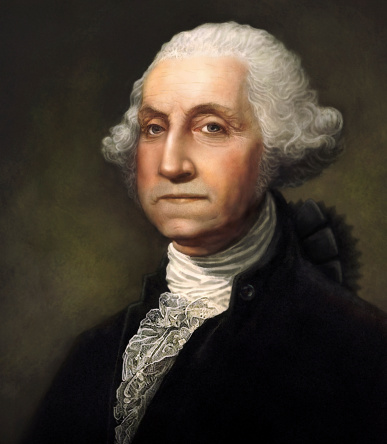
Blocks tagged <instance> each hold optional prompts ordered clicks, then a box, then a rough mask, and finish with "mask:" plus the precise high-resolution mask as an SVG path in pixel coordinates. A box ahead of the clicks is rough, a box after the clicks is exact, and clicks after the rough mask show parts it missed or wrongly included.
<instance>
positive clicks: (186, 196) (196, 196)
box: [157, 193, 207, 200]
mask: <svg viewBox="0 0 387 444" xmlns="http://www.w3.org/2000/svg"><path fill="white" fill-rule="evenodd" d="M206 198H207V196H204V195H202V194H185V193H183V194H164V195H163V196H160V197H159V198H158V199H157V200H161V199H176V200H177V199H193V200H195V199H206Z"/></svg>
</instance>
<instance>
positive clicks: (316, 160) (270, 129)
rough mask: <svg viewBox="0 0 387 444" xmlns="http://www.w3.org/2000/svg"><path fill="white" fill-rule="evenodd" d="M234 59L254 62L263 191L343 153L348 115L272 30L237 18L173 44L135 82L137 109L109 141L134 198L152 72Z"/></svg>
mask: <svg viewBox="0 0 387 444" xmlns="http://www.w3.org/2000/svg"><path fill="white" fill-rule="evenodd" d="M200 55H203V56H211V57H223V56H234V57H237V58H239V59H240V60H241V61H243V62H244V63H245V64H246V65H247V67H248V74H247V85H248V99H249V101H250V103H251V105H252V108H253V110H254V114H255V116H256V118H257V119H258V122H259V126H260V129H261V133H262V138H263V143H264V147H265V150H264V154H263V158H262V161H261V166H260V172H261V174H260V176H259V179H258V184H257V190H258V191H259V192H261V191H262V190H264V189H265V188H267V187H269V186H270V187H285V186H297V185H301V184H302V183H304V182H305V181H306V180H307V179H310V178H312V177H315V176H317V175H319V174H320V173H321V172H322V170H323V169H324V168H326V167H327V166H329V165H330V164H331V163H332V162H334V161H335V159H336V158H337V157H338V155H339V154H340V153H341V151H342V146H341V145H340V144H338V141H339V138H340V134H341V129H342V126H343V120H342V116H341V113H340V112H339V111H338V110H336V109H335V108H330V107H320V106H319V105H318V102H317V93H316V91H314V90H312V89H311V88H310V86H309V79H308V77H307V75H306V73H305V72H304V70H303V69H302V67H301V63H300V59H299V57H298V56H297V55H295V54H294V53H292V52H291V51H288V50H287V49H286V48H285V46H284V45H283V44H282V43H281V42H279V41H278V40H277V39H276V38H275V37H273V36H272V35H271V34H269V33H268V32H266V31H263V30H260V29H255V28H252V27H251V26H249V25H239V24H237V23H234V22H228V23H216V24H213V23H207V24H204V25H201V26H198V27H197V28H195V29H193V30H192V31H186V32H181V33H179V34H176V35H175V36H174V37H173V38H172V39H171V41H170V42H168V43H165V44H164V45H163V46H162V48H161V50H160V52H159V53H158V54H157V55H156V58H155V59H154V61H153V63H152V64H151V65H150V66H149V68H148V69H147V70H146V72H145V73H144V75H143V76H142V78H141V79H139V80H137V81H136V82H135V83H134V86H133V91H132V93H131V96H130V108H129V110H128V111H127V112H126V113H125V115H124V118H123V121H122V123H121V124H119V125H117V126H115V127H113V128H112V129H111V136H110V137H106V138H105V139H104V140H103V153H104V156H105V158H106V160H108V161H110V162H113V163H115V164H117V165H119V166H120V167H121V168H122V169H123V171H124V174H125V178H126V183H127V185H128V189H129V194H130V196H131V197H135V196H136V149H137V143H138V137H139V134H140V126H139V123H138V111H139V108H140V106H141V103H142V88H143V84H144V81H145V79H146V77H147V75H148V74H149V73H150V71H151V70H152V69H153V68H154V67H155V66H156V65H157V64H158V63H159V62H161V61H162V60H166V59H183V58H188V57H193V56H200Z"/></svg>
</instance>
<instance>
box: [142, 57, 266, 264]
mask: <svg viewBox="0 0 387 444" xmlns="http://www.w3.org/2000/svg"><path fill="white" fill-rule="evenodd" d="M246 73H247V69H246V67H245V65H244V64H243V63H242V62H241V61H239V60H238V59H236V58H232V57H218V58H212V57H192V58H188V59H184V60H166V61H163V62H161V63H159V64H158V65H157V66H156V67H155V68H154V69H153V71H151V73H150V74H149V76H148V78H147V80H146V82H145V85H144V90H143V103H142V106H141V109H140V112H139V121H140V124H141V135H140V140H139V144H138V153H137V174H138V176H137V187H138V195H139V199H140V202H141V206H142V208H143V209H144V211H145V213H146V215H147V216H148V218H149V219H150V221H151V222H152V223H153V224H154V225H155V226H156V227H157V228H158V230H159V231H160V232H161V233H162V234H164V235H165V236H166V237H168V238H170V239H172V240H173V243H174V246H175V248H177V250H178V251H181V252H182V253H185V254H188V255H190V256H203V255H208V254H213V253H215V252H217V251H221V250H223V249H225V248H227V247H228V246H230V245H231V244H232V243H234V242H236V241H237V240H238V239H239V238H240V237H242V236H243V235H244V234H245V233H246V232H247V231H248V230H249V228H250V227H251V225H252V223H253V222H254V220H255V214H254V213H256V209H257V206H258V203H259V199H258V197H257V194H256V191H255V184H256V182H257V178H258V174H259V163H260V159H261V156H262V151H263V145H262V141H261V137H260V130H259V127H258V124H257V123H255V120H256V119H254V116H253V112H252V109H251V106H250V104H249V102H248V99H247V89H246Z"/></svg>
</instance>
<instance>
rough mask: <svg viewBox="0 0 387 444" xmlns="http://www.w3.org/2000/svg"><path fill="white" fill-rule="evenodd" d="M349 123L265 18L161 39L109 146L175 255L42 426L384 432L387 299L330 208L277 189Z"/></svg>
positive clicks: (78, 354) (185, 437)
mask: <svg viewBox="0 0 387 444" xmlns="http://www.w3.org/2000/svg"><path fill="white" fill-rule="evenodd" d="M342 123H343V119H342V115H341V113H340V112H339V111H337V110H336V109H335V108H332V107H322V106H320V105H319V104H318V101H317V95H316V93H315V91H314V90H312V89H311V88H310V86H309V81H308V78H307V76H306V74H305V72H304V70H303V69H302V67H301V64H300V61H299V58H298V57H297V56H295V55H294V54H293V53H292V52H290V51H288V50H287V49H286V48H285V47H284V45H283V44H282V43H280V42H279V41H278V40H277V39H276V38H274V37H273V36H272V35H270V34H269V33H267V32H266V31H263V30H259V29H255V28H252V27H250V26H249V25H239V24H237V23H235V22H226V23H217V24H204V25H202V26H199V27H197V28H195V29H193V30H191V31H185V32H182V33H179V34H177V35H175V36H174V37H173V38H172V40H171V41H170V42H168V43H166V44H165V45H163V47H162V49H161V50H160V52H159V53H158V54H157V56H156V58H155V59H154V61H153V63H152V64H151V65H150V67H149V68H148V69H147V70H146V72H145V73H144V75H143V77H142V78H141V79H140V80H138V81H137V82H135V84H134V87H133V92H132V95H131V106H130V108H129V110H128V111H127V112H126V113H125V116H124V119H123V121H122V123H121V124H119V125H117V126H115V127H113V128H112V130H111V135H110V136H108V137H106V138H105V139H104V140H103V152H104V154H105V157H106V158H107V160H109V161H111V162H113V163H116V164H118V165H119V166H120V167H121V168H122V169H123V171H124V174H125V178H126V183H127V186H128V188H129V192H130V194H131V195H132V196H133V197H134V198H135V199H136V200H138V202H139V205H140V206H141V208H142V210H143V211H144V213H145V215H146V216H147V217H148V218H149V220H150V222H151V223H152V224H153V225H154V226H155V227H156V228H157V229H158V230H159V231H160V232H161V233H162V234H163V235H164V236H165V237H166V238H167V239H169V240H170V244H169V246H168V249H167V255H166V256H165V257H164V260H163V262H162V265H161V266H160V268H159V269H158V271H157V272H156V273H155V274H153V275H150V276H148V277H147V278H146V279H145V281H144V287H143V291H142V296H141V300H140V302H137V303H135V304H134V305H133V304H132V305H130V306H129V308H125V309H124V310H123V311H122V312H121V313H119V314H118V315H116V316H115V317H114V318H113V319H111V320H110V321H108V322H105V323H103V325H101V326H98V327H95V328H94V329H92V330H91V331H89V332H86V333H85V334H83V336H82V339H81V341H79V343H78V345H77V347H76V348H75V349H74V350H73V352H72V354H71V355H70V357H69V358H68V360H67V362H66V363H65V365H64V367H63V368H62V370H61V371H60V373H59V375H58V376H57V378H56V379H55V381H54V384H53V386H52V388H51V390H50V391H49V392H48V394H47V396H46V399H45V401H44V402H43V404H42V405H41V407H40V410H39V414H38V419H37V420H36V424H35V429H34V431H33V432H32V434H31V436H30V437H29V438H28V440H27V441H26V442H30V443H51V442H54V441H55V440H56V439H57V437H59V439H60V440H61V441H62V442H66V443H86V442H90V443H101V444H102V443H106V442H108V443H116V444H129V443H150V442H162V443H176V444H177V443H182V442H183V443H215V442H221V443H234V442H247V441H250V440H252V439H253V441H256V442H265V443H285V442H286V443H327V442H330V443H333V442H337V443H366V442H372V443H382V442H385V440H386V438H387V434H386V432H387V430H386V421H385V420H386V409H385V407H386V401H387V392H386V376H387V368H386V364H387V363H386V359H385V358H386V351H387V348H386V345H387V344H386V342H387V335H386V316H385V315H384V314H383V312H381V311H380V310H378V309H377V308H376V307H374V306H372V305H371V304H368V303H366V302H365V301H363V300H361V299H360V298H358V297H357V296H356V295H355V294H354V293H353V292H351V291H349V289H348V286H349V284H348V283H347V282H346V281H345V279H344V278H343V269H345V266H346V264H345V261H346V257H345V251H341V249H340V248H339V247H340V245H341V244H340V239H337V241H336V239H335V237H336V236H338V235H339V232H338V231H337V230H335V229H334V220H332V218H331V219H330V218H329V214H328V213H327V214H325V213H324V209H323V208H320V207H319V206H318V205H317V204H316V203H314V202H313V201H308V202H306V203H305V204H304V205H302V206H301V207H298V208H297V207H291V206H289V205H288V204H287V203H286V202H285V200H284V198H283V197H282V196H281V194H280V193H279V192H278V191H276V189H277V188H278V187H286V186H296V185H300V184H302V183H303V182H305V181H307V180H308V179H311V178H313V177H315V176H317V175H319V174H320V173H321V171H322V170H323V169H324V168H326V167H328V166H329V165H330V164H331V163H332V162H333V161H334V160H335V159H336V158H337V157H338V155H339V154H340V153H341V145H340V143H339V141H340V133H341V130H342ZM252 437H253V438H252Z"/></svg>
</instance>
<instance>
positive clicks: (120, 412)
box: [114, 193, 276, 444]
mask: <svg viewBox="0 0 387 444" xmlns="http://www.w3.org/2000/svg"><path fill="white" fill-rule="evenodd" d="M275 225H276V214H275V204H274V200H273V198H272V196H271V194H270V193H267V194H266V198H265V202H264V204H263V208H262V210H261V212H260V215H259V217H258V219H257V221H256V223H255V224H254V226H253V227H252V228H251V230H250V231H249V232H248V234H247V235H246V236H245V237H244V238H243V239H241V240H240V241H239V242H237V243H236V244H235V245H233V246H231V247H230V248H228V249H227V250H225V251H222V252H220V253H217V254H214V255H212V256H207V257H189V256H187V255H184V254H182V253H180V252H178V251H177V250H176V249H175V248H174V247H173V245H172V244H170V245H169V247H168V258H169V263H168V266H167V275H166V279H167V284H168V288H169V290H170V292H166V293H163V294H161V295H160V298H159V308H156V309H153V310H150V311H149V312H148V313H147V315H146V317H145V319H143V320H142V321H141V323H140V327H139V329H138V331H137V333H136V334H135V335H134V336H133V338H132V339H131V340H130V341H129V343H128V345H127V347H126V350H125V353H124V355H123V369H122V383H121V385H120V386H119V388H118V390H117V405H116V407H115V408H114V416H115V418H116V420H117V421H118V423H119V425H118V426H117V427H116V430H115V431H116V443H117V444H129V443H130V442H131V440H132V438H133V436H134V434H135V432H136V430H137V427H138V425H139V423H140V421H141V419H142V417H143V416H144V413H145V410H146V408H147V406H148V405H149V403H150V401H151V400H152V398H153V396H154V394H155V393H156V391H157V389H158V388H159V386H160V384H161V382H162V380H163V378H164V376H165V375H166V374H167V373H168V371H169V370H170V368H171V367H172V365H173V363H174V361H175V359H176V357H177V355H178V354H179V352H180V350H181V349H182V348H183V346H184V344H185V343H186V342H187V341H188V340H189V338H190V337H191V335H192V334H193V332H194V331H195V330H196V329H197V328H198V327H200V326H201V325H202V324H203V322H204V321H205V320H206V319H209V318H211V317H213V316H216V315H218V314H220V313H222V312H223V311H225V310H227V308H228V305H229V302H230V296H231V289H232V283H233V280H234V278H235V276H236V275H237V274H239V273H241V272H242V271H244V270H247V269H248V268H249V267H250V266H251V265H253V264H254V263H255V262H257V261H258V260H259V259H260V258H261V257H262V256H263V254H264V253H265V251H266V250H267V247H268V245H269V243H270V241H271V239H272V237H273V234H274V229H275Z"/></svg>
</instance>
